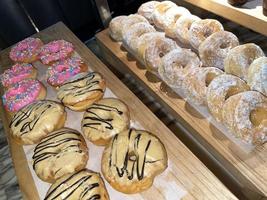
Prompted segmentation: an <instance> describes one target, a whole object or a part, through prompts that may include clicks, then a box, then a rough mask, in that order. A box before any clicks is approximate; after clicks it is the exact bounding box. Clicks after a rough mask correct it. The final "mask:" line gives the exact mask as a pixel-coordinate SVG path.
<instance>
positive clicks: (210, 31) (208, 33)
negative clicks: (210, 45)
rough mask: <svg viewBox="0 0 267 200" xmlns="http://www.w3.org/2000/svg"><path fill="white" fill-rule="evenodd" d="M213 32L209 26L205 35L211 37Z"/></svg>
mask: <svg viewBox="0 0 267 200" xmlns="http://www.w3.org/2000/svg"><path fill="white" fill-rule="evenodd" d="M212 33H213V31H212V30H211V29H209V28H207V29H205V31H204V33H203V36H204V37H205V38H207V37H209V36H210V35H211V34H212Z"/></svg>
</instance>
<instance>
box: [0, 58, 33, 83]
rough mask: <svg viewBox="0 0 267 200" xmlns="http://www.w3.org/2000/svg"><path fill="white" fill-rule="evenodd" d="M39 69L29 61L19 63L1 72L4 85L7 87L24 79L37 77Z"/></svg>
mask: <svg viewBox="0 0 267 200" xmlns="http://www.w3.org/2000/svg"><path fill="white" fill-rule="evenodd" d="M36 76H37V70H36V69H35V68H34V67H33V66H32V65H31V64H29V63H17V64H15V65H13V66H12V67H11V68H10V69H7V70H5V71H4V73H3V74H1V76H0V79H1V82H2V85H3V86H4V87H5V88H7V87H9V86H11V85H13V84H15V83H17V82H19V81H21V80H24V79H30V78H32V79H35V78H36Z"/></svg>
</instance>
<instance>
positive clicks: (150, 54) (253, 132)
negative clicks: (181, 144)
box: [109, 15, 266, 143]
mask: <svg viewBox="0 0 267 200" xmlns="http://www.w3.org/2000/svg"><path fill="white" fill-rule="evenodd" d="M122 21H123V23H122ZM140 21H141V22H140ZM119 24H127V29H125V30H123V27H124V26H119ZM129 27H130V28H129ZM109 31H110V36H111V37H112V38H113V39H116V40H118V41H122V42H123V45H124V46H126V48H127V49H129V50H130V51H131V53H133V54H134V55H135V57H137V59H139V60H141V61H143V62H144V63H145V65H146V67H147V68H148V70H152V71H155V72H156V71H158V73H159V75H160V76H161V78H162V79H163V80H164V81H165V82H167V84H169V85H171V86H172V87H178V88H182V89H183V90H184V92H185V94H186V95H187V96H188V98H189V99H190V100H191V101H193V102H194V103H196V104H200V105H206V106H208V108H209V109H210V111H211V113H212V115H213V116H214V117H215V119H216V120H218V121H220V122H222V123H224V124H225V125H226V126H227V127H228V128H229V129H230V130H232V132H233V133H234V134H235V136H237V137H239V138H242V139H243V140H245V141H246V142H248V143H264V142H265V141H266V131H265V129H266V128H265V127H266V125H265V123H266V119H265V118H266V116H265V113H266V108H265V107H266V97H265V96H264V95H262V94H261V93H259V92H248V93H244V96H245V97H246V96H247V95H248V94H250V96H251V95H252V94H255V95H254V96H252V98H251V102H255V101H257V103H256V104H255V105H254V104H253V105H250V107H249V109H250V111H249V113H251V112H252V110H255V109H256V108H257V106H259V107H260V108H261V109H260V110H261V112H253V115H254V116H260V117H256V118H255V117H254V118H255V119H256V120H255V119H254V120H253V123H252V121H251V120H250V119H249V117H248V116H249V115H250V114H249V113H246V116H247V117H248V118H246V119H244V118H243V119H242V120H245V121H244V123H246V124H248V126H247V127H242V126H240V120H241V118H242V116H238V117H236V118H235V119H236V122H233V123H231V124H229V123H227V120H228V119H227V117H226V118H225V122H224V120H223V119H222V117H221V118H220V117H217V115H222V113H221V112H222V109H223V105H224V103H225V99H226V98H227V99H228V98H229V97H230V96H232V95H234V94H236V93H238V92H242V91H248V90H249V86H248V85H247V84H246V83H245V82H244V81H243V80H242V79H240V78H238V77H237V76H234V75H227V74H224V72H223V71H222V70H220V69H218V68H215V67H201V62H200V60H199V58H198V56H197V55H196V54H195V53H194V52H192V51H191V50H189V49H183V48H180V47H179V46H177V44H176V43H175V42H174V41H173V40H171V39H168V38H166V37H165V35H164V33H160V32H157V31H155V29H153V27H152V26H151V25H149V24H148V23H147V22H146V20H145V19H144V18H143V17H142V16H140V15H130V16H128V17H126V16H119V17H117V18H114V19H113V20H112V21H111V23H110V28H109ZM119 35H120V37H118V36H119ZM160 54H162V56H161V55H160ZM218 75H222V76H221V77H222V78H218V79H216V78H215V77H216V76H218ZM224 76H226V77H228V78H224ZM213 79H214V81H213ZM217 82H220V84H219V85H221V86H222V88H216V87H215V89H214V88H213V87H212V86H213V85H216V84H217ZM211 83H212V84H211ZM238 83H239V84H238ZM241 83H242V84H241ZM210 84H211V86H210V87H211V88H212V89H208V87H209V85H210ZM236 84H238V85H237V86H236ZM240 84H241V86H240V88H239V85H240ZM233 88H235V89H233ZM209 90H210V91H211V92H209V93H208V92H207V91H209ZM218 91H224V93H221V95H223V96H218V99H217V97H216V95H215V97H212V96H213V95H214V93H215V94H216V93H217V92H218ZM258 96H260V98H257V97H258ZM245 97H244V98H245ZM254 98H256V100H253V99H254ZM230 99H231V98H229V101H230ZM240 102H243V100H242V101H240ZM242 104H243V103H241V105H242ZM227 105H230V104H227ZM235 105H236V104H235ZM240 108H242V106H235V107H232V109H236V110H238V109H240ZM225 109H227V108H225ZM217 113H220V114H217ZM233 113H234V112H232V114H233ZM225 116H226V115H225ZM242 120H241V121H242ZM230 125H231V126H230ZM259 127H260V128H259Z"/></svg>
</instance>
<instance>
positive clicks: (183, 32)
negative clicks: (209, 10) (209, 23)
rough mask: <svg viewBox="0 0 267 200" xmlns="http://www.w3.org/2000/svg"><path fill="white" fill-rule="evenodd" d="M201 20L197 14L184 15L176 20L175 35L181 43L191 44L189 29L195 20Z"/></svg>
mask: <svg viewBox="0 0 267 200" xmlns="http://www.w3.org/2000/svg"><path fill="white" fill-rule="evenodd" d="M199 20H201V19H200V18H199V17H198V16H195V15H182V16H181V17H179V19H178V20H177V21H176V22H175V25H174V29H175V30H174V37H175V38H177V39H178V40H179V41H180V42H181V43H183V44H185V45H189V44H190V43H189V30H190V27H191V25H192V23H194V22H195V21H199Z"/></svg>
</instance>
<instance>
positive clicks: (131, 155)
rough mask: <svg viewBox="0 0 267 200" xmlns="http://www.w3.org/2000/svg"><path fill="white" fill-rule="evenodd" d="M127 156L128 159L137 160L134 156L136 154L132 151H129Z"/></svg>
mask: <svg viewBox="0 0 267 200" xmlns="http://www.w3.org/2000/svg"><path fill="white" fill-rule="evenodd" d="M128 158H129V160H130V161H132V162H135V161H136V160H137V156H136V154H135V153H134V151H131V152H129V154H128Z"/></svg>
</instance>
